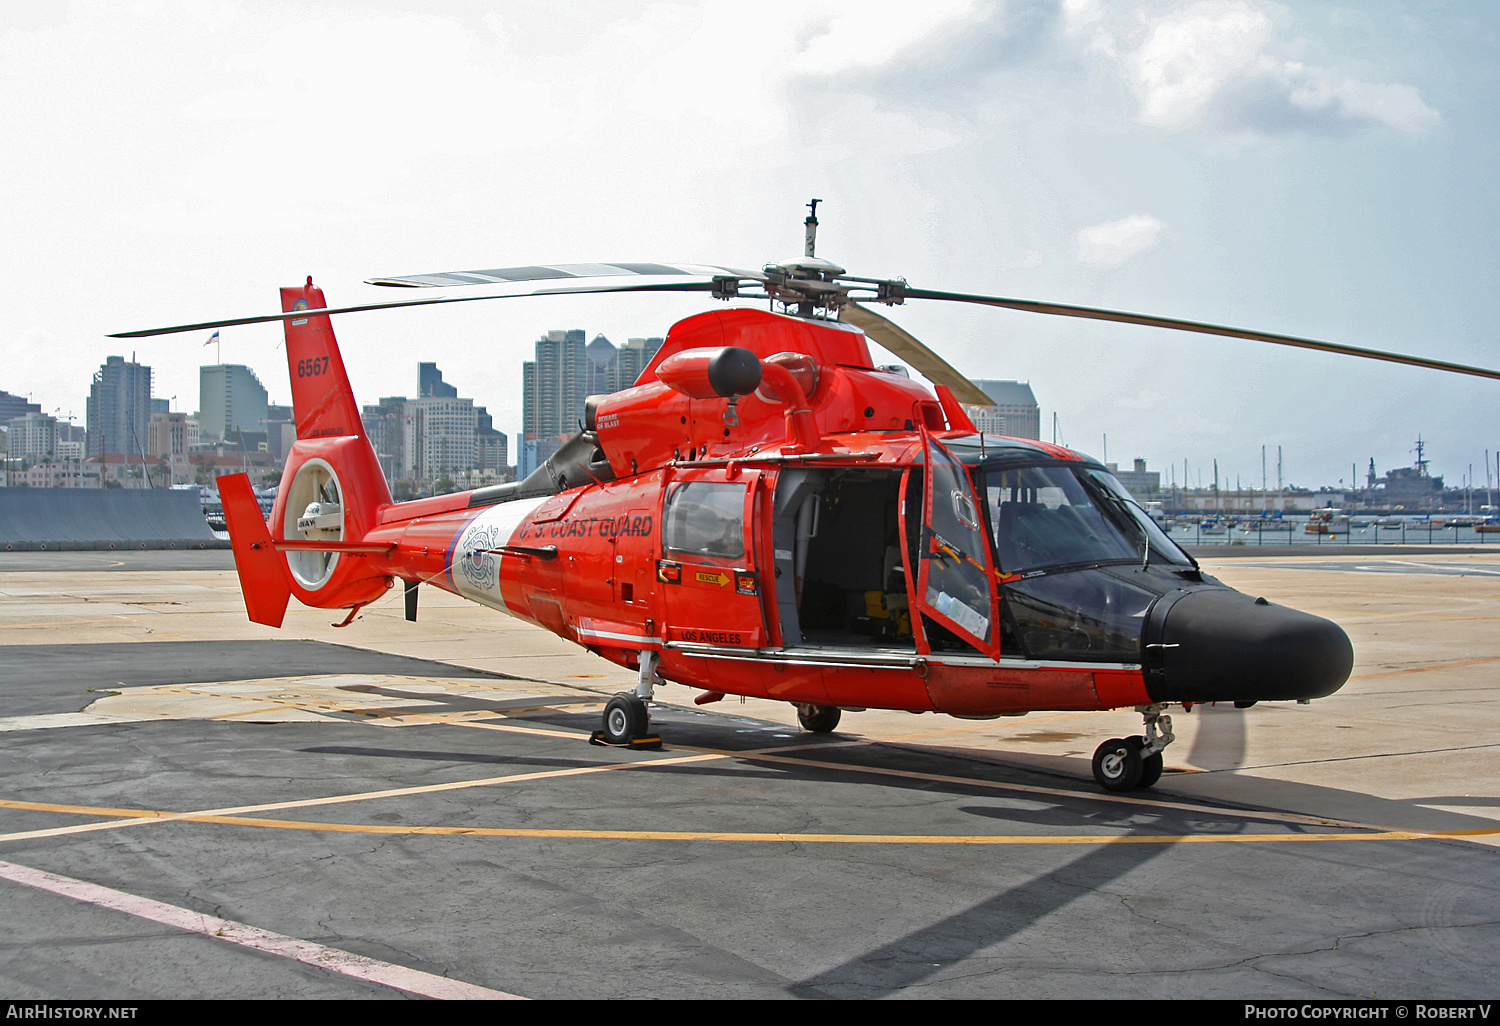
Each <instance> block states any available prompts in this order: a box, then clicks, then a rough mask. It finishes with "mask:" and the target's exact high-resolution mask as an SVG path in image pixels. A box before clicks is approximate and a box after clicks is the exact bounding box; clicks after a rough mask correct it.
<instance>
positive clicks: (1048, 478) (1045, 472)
mask: <svg viewBox="0 0 1500 1026" xmlns="http://www.w3.org/2000/svg"><path fill="white" fill-rule="evenodd" d="M984 487H985V494H986V498H987V500H988V506H989V515H990V529H991V531H992V532H993V533H994V537H995V550H996V553H997V555H998V556H999V559H1000V570H1001V572H1003V573H1023V572H1026V571H1028V570H1035V569H1039V568H1042V567H1051V566H1068V565H1078V564H1091V563H1106V562H1124V561H1132V560H1133V561H1136V562H1144V561H1145V560H1146V559H1147V558H1148V556H1149V558H1150V559H1152V560H1154V561H1157V562H1170V563H1177V564H1184V565H1190V563H1191V561H1190V560H1189V559H1188V558H1187V556H1186V555H1185V554H1184V553H1183V552H1182V550H1181V549H1179V548H1178V547H1177V546H1176V545H1175V544H1173V543H1172V542H1171V541H1170V540H1168V539H1167V536H1166V535H1165V534H1164V533H1163V532H1162V531H1161V529H1160V528H1158V527H1157V526H1156V525H1155V523H1154V522H1152V521H1151V519H1150V517H1148V516H1147V515H1146V514H1145V512H1144V511H1140V507H1139V506H1137V505H1136V503H1135V501H1134V500H1133V499H1131V498H1130V494H1129V493H1128V492H1126V491H1125V490H1124V488H1123V487H1122V486H1120V485H1119V483H1118V482H1116V481H1115V480H1114V478H1113V477H1111V476H1110V475H1109V474H1107V473H1103V472H1102V471H1090V470H1082V471H1075V470H1074V469H1073V468H1072V467H1066V466H1058V465H1052V466H1042V467H1020V468H1005V469H995V470H990V471H987V472H986V473H985V475H984ZM1148 544H1149V546H1150V548H1149V552H1148V550H1147V545H1148Z"/></svg>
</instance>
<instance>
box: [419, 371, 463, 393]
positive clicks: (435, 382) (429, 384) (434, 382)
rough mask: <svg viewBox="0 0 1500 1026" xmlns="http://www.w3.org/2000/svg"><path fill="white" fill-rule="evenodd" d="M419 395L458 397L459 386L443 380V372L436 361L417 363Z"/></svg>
mask: <svg viewBox="0 0 1500 1026" xmlns="http://www.w3.org/2000/svg"><path fill="white" fill-rule="evenodd" d="M417 395H418V396H419V397H421V398H423V399H431V398H434V397H436V398H439V399H457V398H458V388H457V386H455V385H450V384H448V383H447V382H446V381H444V380H443V372H442V371H440V370H438V365H437V364H435V363H419V364H417Z"/></svg>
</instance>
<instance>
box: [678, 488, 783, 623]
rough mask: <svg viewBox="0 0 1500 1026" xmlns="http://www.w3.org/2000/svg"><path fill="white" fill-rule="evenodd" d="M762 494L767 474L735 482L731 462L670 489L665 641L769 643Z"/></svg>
mask: <svg viewBox="0 0 1500 1026" xmlns="http://www.w3.org/2000/svg"><path fill="white" fill-rule="evenodd" d="M759 491H760V472H759V471H740V472H738V473H737V474H736V475H735V476H734V478H733V479H730V478H729V477H728V476H727V471H726V469H725V468H723V467H712V468H703V469H701V470H691V471H688V472H686V473H683V474H681V475H679V476H678V478H677V479H676V480H674V481H672V482H671V483H670V484H669V485H668V486H667V489H666V496H665V499H664V501H663V505H662V531H661V550H662V552H661V559H659V560H657V563H656V582H657V583H656V587H657V594H658V595H659V596H660V600H661V605H662V609H663V612H664V616H665V621H666V634H665V637H664V640H667V641H680V642H688V643H693V644H706V645H733V646H736V647H743V648H762V647H764V646H765V644H766V626H765V616H764V614H763V612H762V609H761V596H760V577H759V575H758V574H757V573H756V570H755V568H756V566H757V565H758V563H757V560H756V554H757V553H756V547H757V538H756V536H755V529H754V525H755V503H756V500H757V496H758V494H759Z"/></svg>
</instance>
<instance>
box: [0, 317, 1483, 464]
mask: <svg viewBox="0 0 1500 1026" xmlns="http://www.w3.org/2000/svg"><path fill="white" fill-rule="evenodd" d="M586 336H587V332H586V331H585V330H584V329H549V330H548V331H545V332H543V333H541V339H540V340H539V341H538V342H537V343H536V348H537V349H538V351H540V349H541V347H543V345H544V344H550V345H552V346H553V347H554V348H558V355H559V356H560V355H561V352H562V350H561V348H560V347H561V345H562V344H564V343H565V340H566V341H570V342H571V348H572V349H576V350H577V352H576V353H574V352H571V350H570V355H571V358H572V359H573V360H574V361H575V362H577V361H583V363H591V364H592V366H593V368H594V369H593V371H592V372H589V371H587V370H581V371H580V372H579V374H578V375H577V378H578V380H576V381H573V382H572V383H571V384H570V386H569V387H568V388H567V389H566V390H561V391H557V394H556V395H554V397H553V400H552V403H553V405H557V408H558V410H559V411H560V410H561V409H563V408H564V407H566V408H567V409H570V410H571V409H572V408H573V406H575V405H576V406H577V411H576V412H575V413H574V414H573V416H574V417H575V419H576V418H577V417H581V416H582V398H583V397H584V396H587V395H589V394H592V393H593V392H595V391H604V390H613V389H614V388H617V387H629V386H628V383H627V384H620V383H619V380H620V375H621V373H624V374H627V375H628V376H629V378H630V380H631V381H633V380H634V377H635V376H637V375H638V374H639V371H640V370H641V369H642V368H644V366H645V364H646V363H647V362H649V360H650V358H651V355H653V354H654V353H655V352H656V348H658V347H659V346H660V344H661V342H662V341H663V340H662V339H661V338H641V337H632V338H630V339H629V340H628V341H627V342H626V343H625V344H623V345H621V346H619V347H618V348H617V349H616V350H615V351H616V352H618V353H620V354H621V355H622V356H627V357H628V359H626V360H624V361H623V362H621V363H620V365H619V368H618V369H616V365H615V364H614V363H613V362H606V361H605V360H604V359H603V358H602V357H600V356H599V354H600V353H601V349H600V347H599V346H598V345H597V344H598V343H601V342H602V343H604V344H607V345H610V346H611V347H612V348H614V347H613V344H612V343H610V342H609V340H608V339H607V338H605V336H604V335H603V334H596V335H595V336H594V338H593V340H592V341H591V342H589V343H587V344H585V343H583V341H582V340H583V339H584V338H585V337H586ZM591 349H592V352H593V354H594V356H595V359H594V360H593V361H589V359H588V357H587V356H586V355H585V354H587V353H589V352H590V350H591ZM533 362H534V361H523V366H522V374H521V375H520V376H519V377H522V378H524V377H525V375H526V373H527V370H526V368H527V367H528V366H530V365H531V364H532V363H533ZM125 365H130V366H141V367H143V369H144V371H145V372H146V376H147V377H148V378H152V377H154V371H153V370H152V368H150V367H149V366H144V365H140V364H132V363H131V362H130V361H126V360H125V359H124V358H123V357H110V358H108V359H107V360H106V361H105V362H104V363H103V364H102V365H101V366H100V368H99V371H98V372H96V374H95V378H96V383H95V387H96V388H97V385H98V382H97V379H98V378H99V377H100V376H101V375H102V374H104V373H105V372H106V371H109V370H110V369H111V368H114V373H116V374H118V373H120V368H121V367H123V366H125ZM415 365H416V371H417V381H418V391H419V397H421V398H427V397H431V396H433V395H437V396H442V397H452V396H457V394H458V392H457V388H456V386H454V385H452V384H449V383H447V382H445V381H444V379H443V374H442V372H441V371H439V370H438V369H437V366H436V363H435V361H421V360H417V361H415ZM582 365H583V364H582V363H581V364H580V367H582ZM277 369H278V370H279V367H278V368H277ZM198 370H199V380H200V382H206V381H209V380H213V381H214V382H216V386H215V390H216V391H217V390H220V389H222V388H225V387H230V385H231V384H232V386H233V388H235V389H238V390H246V389H249V390H252V391H253V390H258V395H257V396H254V397H252V398H254V399H256V400H257V401H264V402H265V403H266V411H263V412H261V416H260V417H259V418H255V419H256V421H257V423H259V424H260V427H259V428H258V429H255V430H252V431H251V434H252V435H264V434H265V427H266V425H267V423H268V421H267V419H266V418H267V415H268V411H273V410H276V409H278V408H279V409H282V410H286V409H287V408H288V407H287V406H285V405H282V404H278V403H275V402H274V401H269V399H262V398H261V397H267V396H269V395H270V390H269V389H266V388H265V387H264V386H263V385H262V384H261V380H260V376H259V375H258V374H257V373H256V372H255V371H254V369H253V368H250V367H248V366H246V365H242V364H203V365H200V366H199V368H198ZM208 372H214V373H212V374H210V373H208ZM226 372H227V373H226ZM268 377H270V376H269V375H268ZM226 379H229V383H228V384H226ZM270 380H273V381H274V380H275V379H274V377H270ZM977 383H978V384H979V385H980V387H981V388H983V389H984V390H986V391H988V392H990V393H991V396H992V398H994V397H996V396H999V397H1001V398H1003V399H1005V400H1007V401H1008V402H1010V403H1011V404H1012V406H1011V407H1010V412H1009V413H1008V414H1006V413H1001V412H1000V409H1001V408H1000V407H996V408H993V409H994V410H995V412H994V413H992V414H990V415H989V420H990V421H992V422H993V424H992V425H991V424H990V423H988V422H987V423H986V425H985V426H984V429H985V430H988V431H992V432H994V433H1002V432H1001V431H1000V430H999V429H1000V428H1002V427H1003V426H1004V425H1005V424H1006V423H1009V422H1011V421H1014V422H1015V425H1016V427H1017V428H1018V430H1017V431H1016V432H1015V433H1016V435H1017V437H1034V438H1044V439H1045V440H1048V441H1050V440H1052V438H1051V433H1050V432H1051V426H1052V421H1051V419H1050V418H1046V421H1047V422H1046V423H1045V424H1043V423H1042V421H1043V419H1044V418H1042V416H1041V412H1040V410H1041V407H1040V404H1039V403H1037V401H1036V398H1035V395H1034V393H1033V390H1032V388H1031V385H1030V383H1029V382H1016V381H1000V380H994V379H978V382H977ZM6 384H9V385H11V386H13V387H20V386H19V385H18V383H16V382H14V381H7V382H6ZM434 386H435V388H434ZM148 387H149V386H148ZM524 395H525V393H524V391H523V402H522V405H521V408H519V409H515V410H513V411H511V415H510V418H509V420H510V422H511V423H515V424H519V425H521V429H520V430H514V431H504V430H500V429H496V428H495V427H494V426H493V424H494V422H495V420H497V419H499V420H500V421H501V423H505V422H506V418H505V417H504V415H503V414H502V415H501V416H500V417H498V418H497V417H496V415H494V414H491V413H490V412H489V410H488V408H487V407H488V405H489V404H487V403H486V404H478V402H477V400H475V399H469V400H465V401H467V402H470V403H474V404H475V406H474V408H475V410H476V411H477V416H476V418H475V427H476V430H479V428H481V427H482V428H483V431H482V433H484V434H490V433H494V434H499V435H503V436H505V437H504V441H503V442H501V443H500V451H501V452H504V454H505V457H506V459H505V461H504V462H506V463H508V464H509V465H510V466H512V467H516V468H518V470H524V469H526V468H528V467H529V468H532V469H534V467H535V465H536V464H537V463H539V462H540V461H541V459H545V457H546V455H547V454H548V452H550V449H549V450H548V452H543V453H542V455H541V456H540V457H537V456H535V455H533V456H531V457H530V459H531V462H530V463H526V462H525V460H526V456H525V454H526V452H527V441H528V437H527V435H528V433H527V432H526V430H525V424H526V417H527V415H526V411H525V401H524ZM0 397H3V399H4V401H5V402H6V403H7V405H6V409H7V410H9V409H22V410H31V409H32V408H33V407H38V411H37V412H42V413H43V414H44V415H45V416H47V417H52V418H55V419H56V420H57V421H58V422H59V424H60V425H66V424H70V423H71V422H70V421H69V420H68V419H67V418H66V417H65V416H63V415H62V413H61V411H60V410H58V411H53V412H46V411H40V409H39V404H35V403H28V402H27V401H26V399H25V393H24V392H23V393H20V394H12V393H9V392H0ZM147 398H148V399H149V402H147V403H146V407H145V408H146V423H145V426H143V427H142V428H141V431H142V436H141V437H142V441H141V443H140V445H137V446H136V448H142V447H144V446H145V444H146V442H145V441H144V440H145V439H147V438H149V437H150V432H151V430H152V428H151V426H150V424H151V413H152V411H153V410H158V409H160V408H161V406H162V404H164V403H166V402H167V400H166V399H164V398H159V397H155V396H150V395H149V394H148V396H147ZM172 398H173V399H174V400H175V399H179V397H175V396H174V397H172ZM355 398H356V400H357V401H359V402H360V404H361V406H362V407H363V408H366V409H369V408H376V407H378V406H379V405H380V404H381V403H385V402H387V401H388V400H387V399H380V400H378V401H376V402H369V401H366V400H365V397H363V396H359V395H356V397H355ZM392 398H396V399H399V400H400V401H402V402H412V400H406V399H405V397H392ZM201 400H202V397H201V395H200V401H199V404H198V405H199V409H197V410H194V411H193V412H192V413H191V414H187V413H186V411H182V412H183V413H184V414H185V415H190V416H193V417H195V418H198V420H199V426H200V428H201V424H202V409H201V407H202V405H203V404H202V401H201ZM573 400H576V403H575V402H573ZM1028 402H1029V403H1030V404H1031V412H1029V413H1026V412H1023V409H1022V408H1023V406H1025V405H1026V404H1027V403H1028ZM559 404H560V405H559ZM83 405H84V406H85V409H87V406H88V401H87V400H85V402H84V404H83ZM179 405H180V402H179ZM257 409H259V407H257ZM173 412H174V413H175V412H177V411H173ZM282 416H286V414H282ZM549 416H550V419H548V420H547V422H546V424H545V425H544V426H546V427H554V428H556V429H557V430H556V431H554V432H552V433H551V435H543V436H542V437H544V438H545V437H552V436H560V435H565V434H568V433H569V432H567V431H565V430H563V427H562V424H563V420H564V419H566V418H564V417H562V416H561V415H560V413H559V412H553V413H551V414H550V415H549ZM9 419H10V418H8V417H0V427H5V426H6V424H7V423H8V421H9ZM77 419H78V418H76V417H75V418H74V420H75V421H76V420H77ZM981 419H983V418H981ZM554 422H555V423H554ZM978 423H979V420H976V424H978ZM465 425H467V421H465ZM1034 426H1035V427H1037V428H1038V429H1037V430H1033V427H1034ZM76 430H77V431H78V433H79V434H80V435H81V434H82V433H83V429H82V426H81V425H80V426H79V427H78V428H77V429H76ZM118 430H119V429H117V430H116V433H118ZM242 430H245V429H244V428H243V427H242ZM372 434H373V432H372ZM217 437H218V436H217V435H214V434H213V433H212V432H211V431H210V432H205V433H204V434H203V438H204V440H205V441H207V440H210V439H213V438H217ZM1416 438H1417V436H1415V435H1414V436H1413V439H1414V440H1413V441H1412V442H1411V443H1410V444H1409V445H1407V446H1406V447H1405V449H1404V452H1395V453H1393V454H1392V455H1391V456H1390V457H1389V459H1387V458H1384V457H1382V456H1381V455H1379V454H1365V455H1361V456H1357V457H1354V458H1352V460H1351V461H1350V462H1349V463H1346V464H1345V466H1347V467H1349V473H1348V474H1346V475H1340V476H1337V477H1335V478H1333V479H1330V480H1314V479H1311V478H1307V477H1305V476H1303V477H1300V478H1294V477H1293V476H1292V475H1290V474H1289V473H1287V472H1286V471H1285V470H1283V473H1282V485H1283V486H1284V487H1286V488H1302V489H1310V490H1318V489H1324V488H1337V487H1344V488H1348V489H1351V490H1352V489H1354V488H1357V487H1359V486H1360V485H1361V482H1362V481H1363V480H1364V479H1365V478H1366V477H1367V475H1368V473H1369V466H1370V464H1371V462H1372V461H1373V463H1374V465H1375V466H1376V468H1377V477H1379V478H1380V479H1382V480H1383V479H1384V478H1385V476H1386V475H1387V473H1388V472H1390V471H1392V470H1397V469H1402V468H1408V467H1411V466H1413V465H1414V463H1415V461H1416V459H1417V454H1418V448H1417V443H1416V441H1415V439H1416ZM554 441H555V438H554ZM284 442H285V444H283V445H281V446H280V448H281V449H282V450H284V448H285V446H286V445H289V444H290V440H289V439H286V440H284ZM1061 442H1062V444H1066V445H1069V447H1071V448H1075V449H1077V450H1079V451H1081V452H1085V453H1087V454H1088V455H1091V456H1095V457H1097V458H1099V459H1101V460H1105V459H1109V460H1110V462H1113V463H1116V464H1118V465H1119V466H1121V467H1122V468H1123V467H1125V466H1128V465H1130V464H1131V463H1132V462H1134V461H1138V460H1141V459H1146V460H1147V462H1149V463H1151V464H1152V465H1153V466H1155V467H1156V468H1157V470H1159V471H1160V473H1161V481H1162V487H1163V488H1164V489H1165V488H1168V487H1169V486H1170V485H1171V484H1172V483H1173V482H1175V484H1176V486H1177V487H1184V486H1186V487H1189V488H1194V489H1198V488H1205V489H1206V488H1209V487H1211V485H1212V481H1213V470H1212V469H1211V468H1212V467H1213V465H1214V464H1215V462H1216V461H1217V463H1218V465H1219V474H1220V478H1221V482H1222V484H1223V486H1224V487H1225V488H1228V487H1229V486H1230V482H1237V484H1236V487H1238V482H1243V483H1244V487H1245V488H1246V489H1249V488H1252V487H1259V482H1261V481H1262V477H1261V473H1262V471H1261V463H1260V448H1259V447H1257V448H1256V449H1255V452H1254V454H1253V455H1254V457H1255V459H1254V460H1253V461H1251V462H1252V463H1253V466H1252V467H1250V468H1248V469H1247V468H1246V467H1244V466H1243V465H1242V464H1232V463H1231V462H1230V461H1229V460H1226V459H1219V458H1218V457H1216V456H1213V455H1210V456H1209V457H1208V458H1207V459H1206V460H1205V461H1203V462H1202V463H1200V462H1199V461H1196V460H1192V459H1189V460H1188V461H1187V464H1188V465H1187V467H1186V468H1184V461H1183V458H1181V457H1179V458H1177V459H1175V460H1161V461H1158V460H1156V459H1154V458H1149V459H1148V458H1146V457H1142V456H1140V455H1139V454H1138V453H1136V452H1134V451H1133V450H1131V449H1130V446H1129V445H1128V444H1127V445H1126V446H1125V447H1124V448H1123V449H1122V448H1121V447H1120V443H1119V441H1118V438H1117V440H1116V443H1115V448H1114V453H1115V455H1114V457H1113V458H1112V459H1111V458H1110V450H1109V443H1108V438H1107V433H1106V435H1104V436H1101V439H1100V445H1099V446H1097V447H1092V448H1091V447H1089V446H1087V445H1079V444H1076V443H1073V442H1072V441H1071V440H1070V439H1068V438H1067V437H1066V434H1064V436H1063V438H1062V439H1061ZM99 444H100V445H106V444H108V442H107V440H106V441H102V442H100V443H99ZM88 451H89V452H90V453H93V452H95V451H96V450H95V449H94V448H93V445H92V443H91V444H90V447H89V449H88ZM100 451H102V450H100ZM110 451H117V450H110ZM1424 451H1425V452H1426V453H1427V454H1428V459H1427V462H1428V463H1431V464H1434V465H1435V466H1437V467H1438V468H1439V470H1436V471H1434V472H1433V474H1432V476H1433V477H1435V478H1447V479H1448V487H1463V484H1464V483H1465V482H1467V483H1468V484H1470V485H1471V486H1472V487H1476V488H1484V487H1487V486H1491V487H1500V468H1497V460H1500V447H1497V448H1489V449H1487V451H1486V452H1484V453H1483V454H1482V455H1481V456H1480V457H1479V458H1478V459H1464V458H1462V456H1461V455H1453V456H1449V457H1446V458H1444V457H1443V456H1442V454H1439V456H1438V457H1437V458H1433V456H1432V455H1431V454H1432V447H1431V443H1430V442H1428V443H1425V447H1424ZM465 452H467V450H465ZM497 456H498V453H496V452H494V449H493V443H492V447H491V453H490V455H488V457H487V458H485V459H482V460H480V461H479V462H480V463H481V464H482V465H484V466H485V467H493V466H494V465H495V464H496V462H497ZM1286 456H1287V454H1285V453H1284V454H1283V462H1284V463H1287V462H1289V461H1288V460H1287V459H1286ZM1405 456H1410V457H1411V459H1410V460H1407V461H1403V459H1404V457H1405ZM439 462H443V463H444V464H445V465H446V464H447V463H449V462H452V460H441V459H440V460H439ZM1272 466H1273V467H1274V462H1273V464H1272ZM1476 468H1477V469H1476ZM1179 471H1181V472H1182V476H1181V477H1180V478H1179V475H1178V472H1179ZM1470 473H1473V480H1472V481H1470V480H1469V479H1468V475H1469V474H1470ZM520 476H524V473H522V474H521V475H520ZM1269 477H1270V479H1271V481H1272V482H1273V483H1272V484H1271V485H1270V487H1271V488H1275V487H1276V486H1275V484H1274V479H1275V477H1276V474H1275V472H1274V470H1273V471H1271V472H1270V474H1269Z"/></svg>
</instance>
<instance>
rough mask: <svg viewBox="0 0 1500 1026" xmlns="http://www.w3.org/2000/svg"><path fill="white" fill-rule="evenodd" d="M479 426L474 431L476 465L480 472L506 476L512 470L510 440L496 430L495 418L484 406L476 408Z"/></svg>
mask: <svg viewBox="0 0 1500 1026" xmlns="http://www.w3.org/2000/svg"><path fill="white" fill-rule="evenodd" d="M474 415H475V418H476V420H477V421H478V426H477V427H475V429H474V445H475V455H474V465H475V466H476V467H477V468H479V469H480V470H488V471H492V472H494V473H496V474H504V473H505V472H506V471H507V470H509V469H510V451H509V450H510V446H509V440H508V439H507V438H506V437H505V433H504V432H503V431H496V430H495V418H494V417H491V416H490V411H489V410H487V409H485V408H484V407H483V406H476V407H474Z"/></svg>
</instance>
